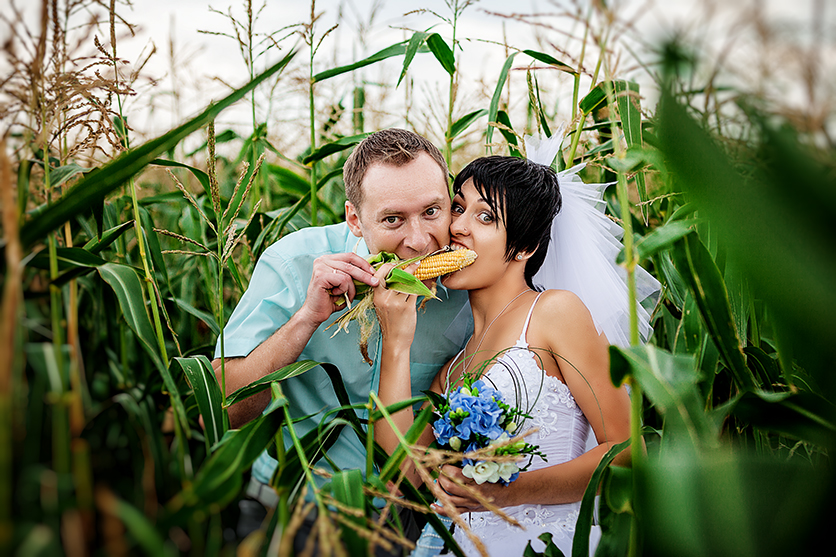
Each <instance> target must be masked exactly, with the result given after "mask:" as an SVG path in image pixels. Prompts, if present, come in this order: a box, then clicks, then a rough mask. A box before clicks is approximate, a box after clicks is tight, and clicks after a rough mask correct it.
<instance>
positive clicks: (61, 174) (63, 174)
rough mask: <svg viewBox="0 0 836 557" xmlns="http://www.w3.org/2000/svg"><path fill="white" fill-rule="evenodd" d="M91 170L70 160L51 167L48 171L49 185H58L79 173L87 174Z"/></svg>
mask: <svg viewBox="0 0 836 557" xmlns="http://www.w3.org/2000/svg"><path fill="white" fill-rule="evenodd" d="M91 170H93V169H92V168H84V167H82V166H79V165H78V164H76V163H74V162H72V163H70V164H66V165H64V166H59V167H58V168H53V169H51V170H50V171H49V185H50V186H52V187H53V188H55V187H58V186H60V185H61V184H63V183H64V182H66V181H68V180H70V179H71V178H73V177H75V176H78V175H79V174H87V173H88V172H90V171H91Z"/></svg>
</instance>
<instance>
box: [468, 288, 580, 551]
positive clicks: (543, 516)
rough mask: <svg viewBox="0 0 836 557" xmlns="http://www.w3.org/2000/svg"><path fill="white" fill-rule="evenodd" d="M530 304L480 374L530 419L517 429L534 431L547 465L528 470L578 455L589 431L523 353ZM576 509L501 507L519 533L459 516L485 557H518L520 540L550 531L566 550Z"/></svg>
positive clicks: (565, 391) (563, 389)
mask: <svg viewBox="0 0 836 557" xmlns="http://www.w3.org/2000/svg"><path fill="white" fill-rule="evenodd" d="M537 299H539V296H538V297H537ZM537 299H535V301H534V304H536V303H537ZM534 304H532V306H531V310H529V314H528V317H527V318H526V321H525V324H524V326H523V330H522V333H521V335H520V338H519V340H518V341H517V343H516V344H515V345H514V346H513V347H512V348H510V349H508V350H507V351H505V352H504V353H503V354H502V355H501V356H500V357H499V358H497V360H496V363H495V364H493V365H492V366H491V367H490V368H489V369H488V371H487V372H485V374H484V375H483V376H482V379H483V380H485V381H487V382H489V383H490V384H491V385H492V386H493V387H494V388H495V389H497V390H498V391H499V392H500V393H502V395H503V397H504V398H505V402H506V403H508V404H510V405H512V406H517V407H519V408H522V409H524V410H527V413H528V414H530V415H531V416H532V418H531V419H530V420H528V421H527V423H526V424H525V427H523V431H526V430H528V429H531V428H536V429H537V431H536V432H534V433H533V434H532V435H530V436H529V437H527V440H528V442H529V443H532V444H535V445H539V446H540V451H542V452H543V453H544V454H545V455H546V457H547V459H548V462H546V461H544V460H543V459H541V458H540V457H537V456H535V457H534V459H533V460H532V462H531V465H530V466H529V468H528V470H538V469H540V468H545V467H547V466H553V465H555V464H560V463H563V462H567V461H569V460H572V459H573V458H576V457H578V456H580V455H581V454H583V452H584V450H585V448H586V440H587V436H588V434H589V431H590V429H589V423H588V422H587V420H586V418H585V417H584V415H583V412H582V411H581V409H580V408H579V407H578V405H577V404H576V403H575V399H574V397H573V396H572V393H571V392H570V391H569V387H567V386H566V384H565V383H563V382H562V381H561V380H560V379H558V378H556V377H552V376H550V375H547V374H546V373H545V371H543V368H542V367H541V365H540V360H539V356H538V353H537V352H535V351H532V350H529V347H528V343H527V341H526V333H527V329H528V324H529V321H530V319H531V314H532V312H533V310H534ZM579 508H580V503H571V504H565V505H533V504H531V505H518V506H514V507H505V508H504V509H503V511H504V512H506V513H507V514H508V515H510V516H512V517H513V518H515V519H516V520H517V521H518V522H519V523H520V524H521V525H522V526H523V527H524V528H525V530H521V529H519V528H517V527H515V526H512V525H510V524H509V523H508V522H506V521H505V520H504V519H502V518H500V517H498V516H496V515H494V514H493V513H491V512H474V513H467V514H464V515H462V518H464V519H465V521H466V522H467V523H468V524H469V525H470V528H471V530H472V531H473V533H475V534H476V535H477V536H479V537H480V538H481V539H482V541H483V542H484V543H485V545H486V547H487V548H488V551H489V552H490V554H491V555H497V556H499V555H501V556H502V557H510V556H511V555H514V556H516V555H522V552H523V550H524V549H525V546H526V542H527V541H528V540H529V539H533V540H535V541H536V538H537V536H538V535H539V534H541V533H543V532H551V533H552V535H553V540H554V543H555V544H557V545H558V546H559V547H561V549H564V548H566V547H569V548H570V549H571V540H572V536H573V535H574V532H575V522H576V521H577V517H578V509H579ZM454 537H455V538H456V541H458V542H459V544H460V545H461V546H462V548H464V549H465V551H466V552H467V554H468V555H478V552H476V550H475V548H474V547H473V546H472V545H471V544H470V542H469V540H467V539H466V536H465V535H464V533H463V532H461V531H458V530H457V531H456V532H455V533H454ZM541 547H542V544H541ZM535 549H536V546H535ZM538 551H542V549H538ZM564 553H566V550H565V549H564ZM566 554H567V555H569V554H570V553H566Z"/></svg>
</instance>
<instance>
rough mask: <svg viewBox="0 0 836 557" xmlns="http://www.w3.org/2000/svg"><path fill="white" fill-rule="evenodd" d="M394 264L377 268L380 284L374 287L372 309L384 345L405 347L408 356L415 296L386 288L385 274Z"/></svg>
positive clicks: (415, 313) (414, 315)
mask: <svg viewBox="0 0 836 557" xmlns="http://www.w3.org/2000/svg"><path fill="white" fill-rule="evenodd" d="M394 266H395V265H394V264H393V263H386V264H385V265H381V266H380V269H378V270H377V274H376V277H377V279H378V280H379V281H380V285H379V286H378V287H377V288H375V289H374V309H375V312H376V313H377V321H378V323H379V324H380V331H381V333H382V335H383V342H384V347H387V344H388V343H391V344H392V346H394V347H397V348H399V349H405V350H406V357H407V358H408V357H409V347H410V345H411V344H412V340H413V338H414V337H415V326H416V323H417V310H416V307H415V301H416V298H417V296H415V295H412V294H405V293H403V292H398V291H397V290H390V289H388V288H386V275H388V274H389V271H391V270H392V267H394Z"/></svg>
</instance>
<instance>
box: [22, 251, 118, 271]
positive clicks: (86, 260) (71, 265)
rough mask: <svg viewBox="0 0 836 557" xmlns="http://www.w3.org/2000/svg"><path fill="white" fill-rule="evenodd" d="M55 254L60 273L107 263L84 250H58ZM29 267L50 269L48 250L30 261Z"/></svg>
mask: <svg viewBox="0 0 836 557" xmlns="http://www.w3.org/2000/svg"><path fill="white" fill-rule="evenodd" d="M55 252H56V255H57V257H56V259H57V260H58V270H59V271H66V270H67V269H75V268H78V267H81V268H84V269H92V268H93V267H98V266H100V265H104V264H105V263H107V261H105V260H104V259H102V258H101V257H99V256H98V255H95V254H93V253H90V252H89V251H88V250H86V249H83V248H58V249H56V250H55ZM28 265H29V266H30V267H34V268H36V269H49V254H48V253H47V252H46V250H44V251H41V252H39V253H38V255H36V256H35V257H33V258H32V259H31V260H30V261H29V264H28Z"/></svg>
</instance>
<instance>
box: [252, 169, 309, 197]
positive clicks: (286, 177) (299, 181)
mask: <svg viewBox="0 0 836 557" xmlns="http://www.w3.org/2000/svg"><path fill="white" fill-rule="evenodd" d="M261 171H262V172H266V173H267V174H268V175H270V176H273V177H274V178H275V179H276V182H277V183H278V184H279V187H280V188H282V189H283V190H284V191H286V192H288V193H290V194H292V195H294V196H297V197H298V196H302V195H305V194H306V193H308V194H310V192H311V183H310V181H309V180H308V179H307V177H303V176H300V175H299V174H297V173H296V172H294V171H292V170H290V169H289V168H285V167H283V166H278V165H275V164H264V165H263V166H262V167H261Z"/></svg>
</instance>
